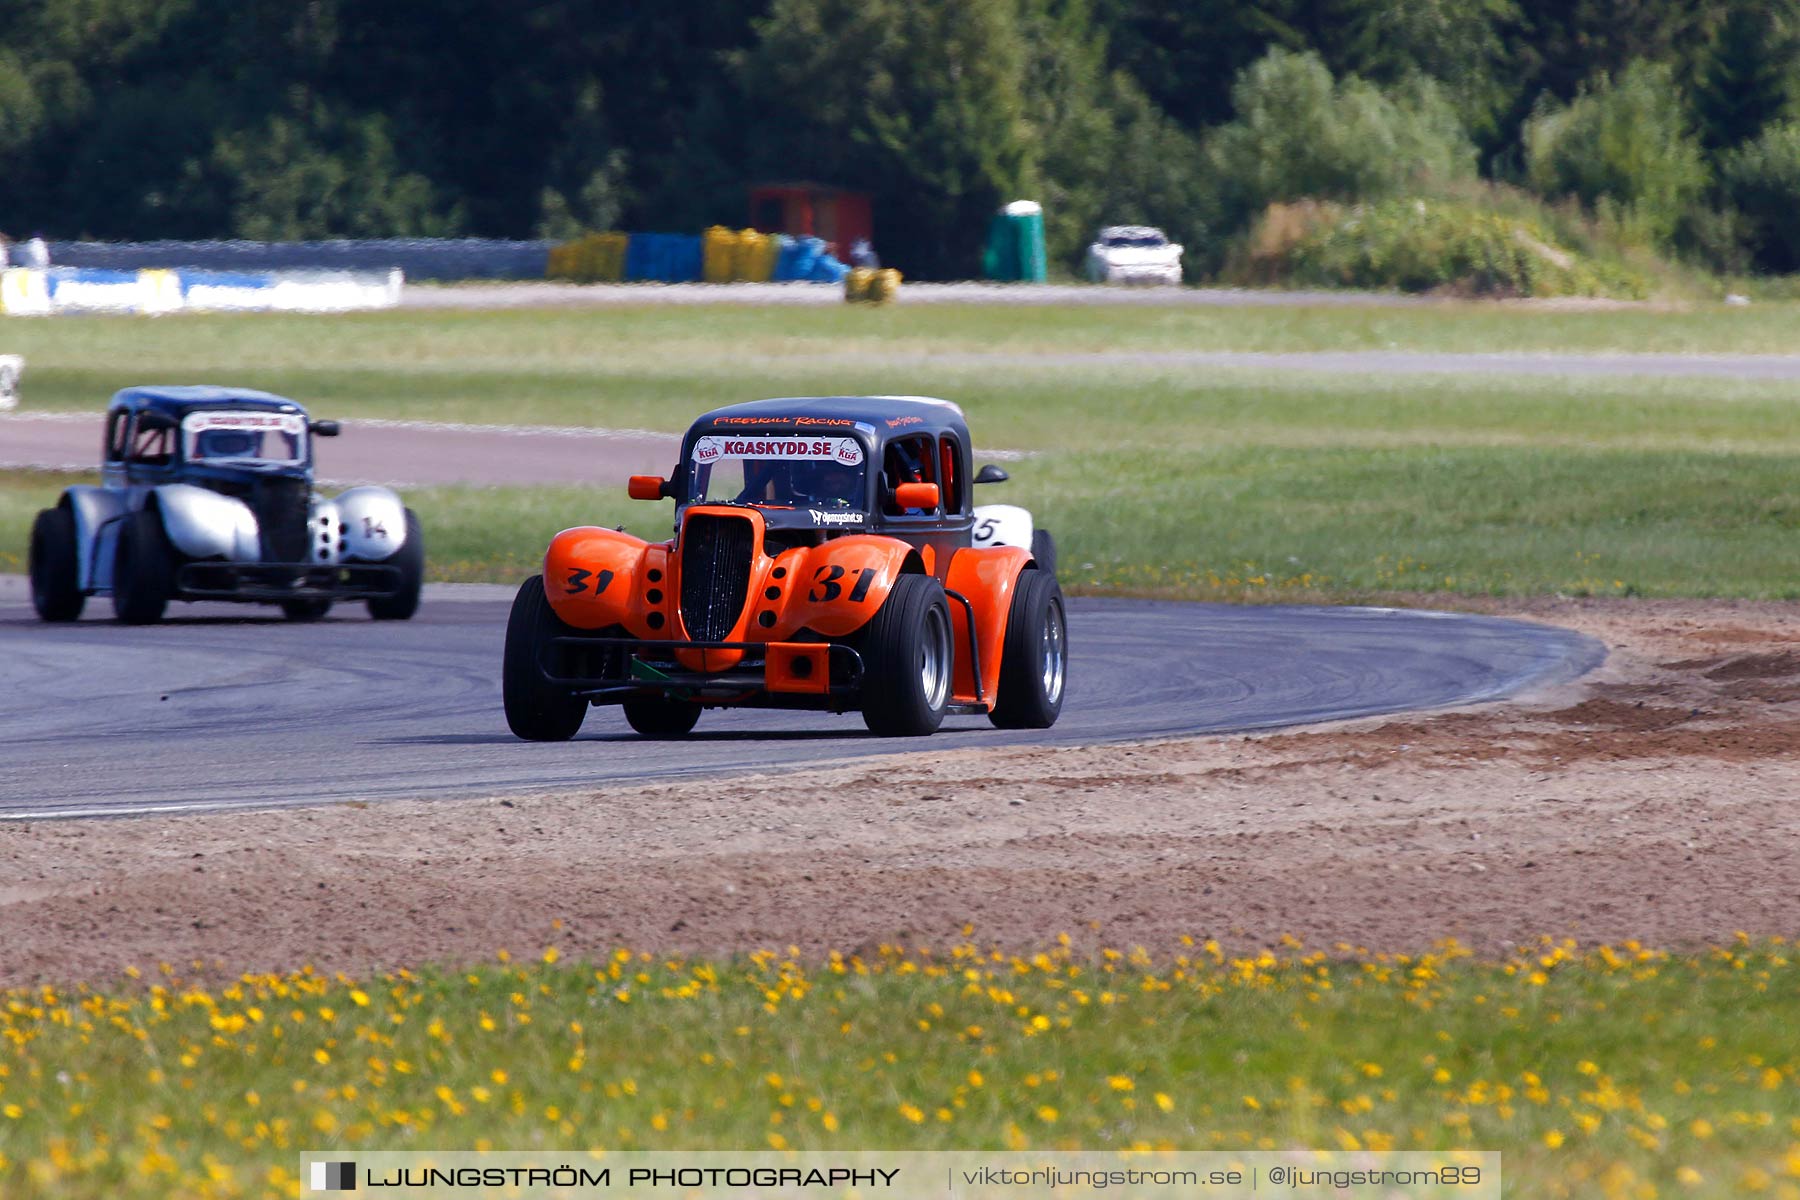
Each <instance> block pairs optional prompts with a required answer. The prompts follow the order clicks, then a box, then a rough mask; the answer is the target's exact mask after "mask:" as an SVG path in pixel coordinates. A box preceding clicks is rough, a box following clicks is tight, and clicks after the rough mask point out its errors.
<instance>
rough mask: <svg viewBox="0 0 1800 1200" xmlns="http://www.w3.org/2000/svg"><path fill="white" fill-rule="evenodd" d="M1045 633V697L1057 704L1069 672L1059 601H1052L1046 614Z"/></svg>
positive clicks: (1042, 644)
mask: <svg viewBox="0 0 1800 1200" xmlns="http://www.w3.org/2000/svg"><path fill="white" fill-rule="evenodd" d="M1045 618H1046V619H1045V621H1044V635H1043V637H1042V638H1041V639H1040V643H1041V650H1042V654H1043V658H1042V663H1043V677H1044V699H1046V700H1048V701H1049V702H1050V703H1052V704H1055V703H1057V702H1058V701H1060V700H1061V699H1062V691H1063V679H1064V677H1065V676H1066V674H1067V667H1066V665H1065V659H1064V650H1063V634H1064V630H1063V610H1062V605H1061V604H1060V603H1058V602H1057V601H1054V600H1052V601H1051V602H1050V611H1049V612H1048V613H1046V614H1045Z"/></svg>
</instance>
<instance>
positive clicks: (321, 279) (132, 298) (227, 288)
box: [0, 267, 405, 316]
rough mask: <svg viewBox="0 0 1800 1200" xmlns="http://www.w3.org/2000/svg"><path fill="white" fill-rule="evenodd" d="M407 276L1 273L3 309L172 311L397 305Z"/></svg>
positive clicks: (12, 312) (23, 312)
mask: <svg viewBox="0 0 1800 1200" xmlns="http://www.w3.org/2000/svg"><path fill="white" fill-rule="evenodd" d="M404 285H405V277H404V276H403V275H402V274H401V272H400V271H399V270H397V269H395V270H389V271H268V272H248V271H207V270H198V269H191V268H185V267H184V268H177V269H154V268H146V269H143V270H125V271H115V270H108V269H104V268H97V267H50V268H48V269H42V270H40V269H37V268H28V267H16V268H13V269H11V270H7V271H0V313H4V314H6V315H8V316H44V315H48V314H51V313H64V312H114V313H121V312H122V313H169V312H181V311H191V312H204V311H219V310H235V311H259V310H260V311H275V312H345V311H349V310H351V309H365V308H393V307H394V306H395V305H397V304H399V303H400V292H401V289H402V287H403V286H404Z"/></svg>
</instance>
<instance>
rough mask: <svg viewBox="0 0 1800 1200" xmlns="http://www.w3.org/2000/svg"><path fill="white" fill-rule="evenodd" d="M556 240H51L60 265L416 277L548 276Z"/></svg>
mask: <svg viewBox="0 0 1800 1200" xmlns="http://www.w3.org/2000/svg"><path fill="white" fill-rule="evenodd" d="M550 246H551V243H550V242H547V241H535V240H533V241H506V240H501V239H496V238H366V239H356V240H351V239H336V240H329V241H316V242H247V241H228V240H216V241H196V242H178V241H157V242H51V243H50V261H51V262H52V263H53V264H55V265H56V266H59V267H100V268H106V269H111V270H118V271H136V270H143V269H154V268H162V267H188V268H194V269H196V270H207V271H251V272H259V273H264V272H271V271H295V270H303V271H387V270H390V269H392V268H394V267H399V268H400V269H401V270H402V271H403V272H405V274H406V278H407V279H410V280H415V281H417V280H426V279H430V280H457V279H542V278H543V277H544V268H545V267H546V266H547V265H548V263H549V257H550Z"/></svg>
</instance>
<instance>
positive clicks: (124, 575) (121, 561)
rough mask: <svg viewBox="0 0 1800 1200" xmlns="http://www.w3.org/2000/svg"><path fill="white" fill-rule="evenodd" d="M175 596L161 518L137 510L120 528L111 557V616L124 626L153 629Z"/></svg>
mask: <svg viewBox="0 0 1800 1200" xmlns="http://www.w3.org/2000/svg"><path fill="white" fill-rule="evenodd" d="M174 594H175V548H174V547H173V546H171V545H169V538H168V535H167V534H165V533H164V532H163V524H162V514H160V513H158V512H157V511H156V510H155V509H153V508H140V509H138V510H137V511H136V512H134V513H132V514H131V515H130V516H128V517H126V518H125V519H124V520H123V521H122V522H120V526H119V548H118V551H117V553H115V554H114V555H113V580H112V599H113V613H114V615H116V616H117V617H118V618H119V620H121V621H123V622H125V623H126V624H127V625H153V624H155V623H156V622H157V621H160V620H162V617H163V611H164V610H165V609H167V608H168V607H169V600H170V599H171V598H172V597H173V596H174Z"/></svg>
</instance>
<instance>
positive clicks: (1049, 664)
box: [988, 571, 1069, 729]
mask: <svg viewBox="0 0 1800 1200" xmlns="http://www.w3.org/2000/svg"><path fill="white" fill-rule="evenodd" d="M1068 646H1069V628H1068V620H1067V618H1066V617H1065V615H1064V613H1063V598H1062V589H1061V588H1060V587H1058V586H1057V585H1056V577H1055V576H1054V575H1051V574H1049V573H1047V572H1044V571H1021V572H1020V573H1019V582H1018V583H1017V584H1016V585H1015V586H1014V588H1013V598H1012V608H1011V610H1010V612H1009V614H1008V616H1007V618H1006V641H1005V643H1004V645H1003V646H1002V648H1001V652H1000V694H999V696H998V697H997V698H996V699H995V702H994V709H993V711H992V712H990V713H989V714H988V719H989V720H990V721H992V722H993V723H994V724H995V725H997V726H999V727H1000V728H1001V729H1048V728H1050V726H1052V725H1054V724H1056V718H1057V717H1058V716H1060V715H1061V714H1062V703H1063V687H1064V685H1065V684H1066V683H1067V682H1068V673H1069V651H1068Z"/></svg>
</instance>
